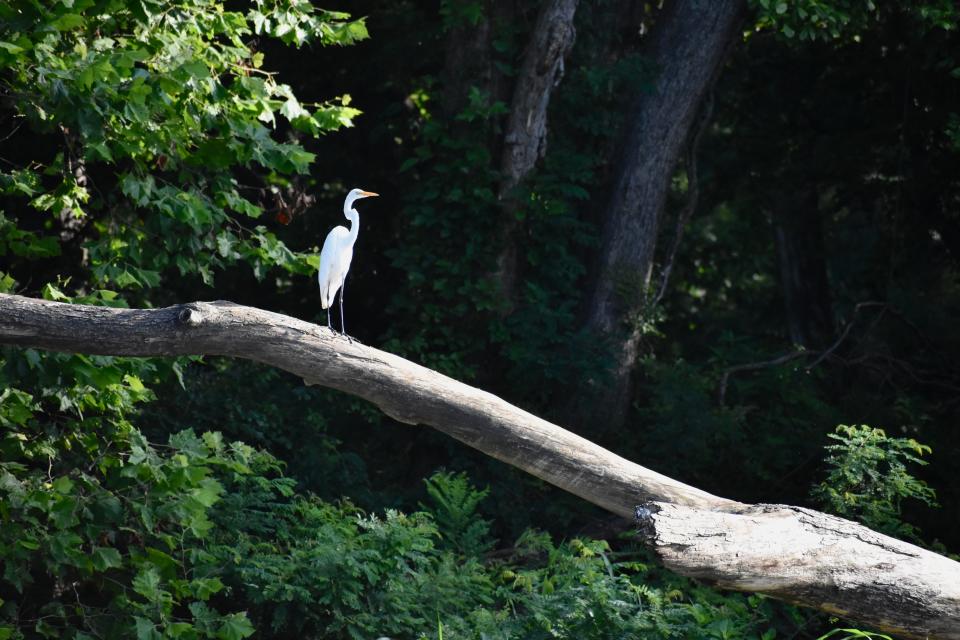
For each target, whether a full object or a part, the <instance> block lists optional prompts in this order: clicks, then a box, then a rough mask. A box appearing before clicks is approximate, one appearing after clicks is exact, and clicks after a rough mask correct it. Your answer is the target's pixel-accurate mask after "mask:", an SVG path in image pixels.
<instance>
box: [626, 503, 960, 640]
mask: <svg viewBox="0 0 960 640" xmlns="http://www.w3.org/2000/svg"><path fill="white" fill-rule="evenodd" d="M637 521H638V523H639V524H640V528H641V533H642V534H644V535H645V536H646V538H647V540H648V542H649V543H650V544H651V546H652V547H653V549H654V551H655V552H656V553H657V555H658V556H659V558H660V560H661V561H662V562H663V564H664V565H665V566H666V567H668V568H669V569H672V570H673V571H676V572H677V573H679V574H682V575H685V576H690V577H693V578H698V579H701V580H705V581H708V582H710V583H712V584H714V585H716V586H718V587H721V588H723V589H735V590H737V591H758V592H761V593H765V594H767V595H771V596H773V597H775V598H779V599H781V600H786V601H788V602H793V603H797V604H803V605H806V606H814V607H816V608H818V609H821V610H822V611H826V612H828V613H831V614H833V615H836V616H841V617H843V618H848V619H852V620H859V621H864V622H868V623H869V624H870V625H871V626H872V627H874V628H875V629H877V630H879V631H883V632H886V633H892V634H896V635H898V636H902V637H906V638H947V639H951V640H952V639H956V638H960V623H958V615H960V564H958V563H956V562H954V561H952V560H950V559H949V558H946V557H944V556H941V555H938V554H935V553H932V552H930V551H927V550H925V549H920V548H919V547H915V546H913V545H911V544H908V543H906V542H903V541H901V540H897V539H895V538H891V537H889V536H885V535H882V534H879V533H877V532H875V531H871V530H870V529H868V528H866V527H864V526H861V525H858V524H856V523H853V522H850V521H849V520H844V519H842V518H837V517H835V516H831V515H827V514H824V513H819V512H817V511H813V510H810V509H803V508H801V507H790V506H786V505H779V504H756V505H750V506H748V507H744V508H742V509H739V510H737V511H730V512H724V511H705V510H703V509H699V508H696V507H687V506H684V505H678V504H663V503H647V504H644V505H642V506H641V507H639V508H638V509H637Z"/></svg>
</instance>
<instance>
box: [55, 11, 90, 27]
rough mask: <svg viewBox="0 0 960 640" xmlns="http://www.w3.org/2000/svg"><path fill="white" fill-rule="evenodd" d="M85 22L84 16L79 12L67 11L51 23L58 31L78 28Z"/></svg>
mask: <svg viewBox="0 0 960 640" xmlns="http://www.w3.org/2000/svg"><path fill="white" fill-rule="evenodd" d="M83 23H84V19H83V16H81V15H80V14H79V13H65V14H63V15H62V16H60V17H59V18H57V19H56V20H54V21H53V22H51V23H50V24H51V25H52V26H53V28H54V29H56V30H57V31H69V30H70V29H76V28H77V27H79V26H80V25H82V24H83Z"/></svg>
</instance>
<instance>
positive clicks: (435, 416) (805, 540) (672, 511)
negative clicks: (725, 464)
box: [0, 294, 960, 640]
mask: <svg viewBox="0 0 960 640" xmlns="http://www.w3.org/2000/svg"><path fill="white" fill-rule="evenodd" d="M0 344H8V345H17V346H22V347H34V348H41V349H49V350H54V351H67V352H73V353H88V354H101V355H123V356H174V355H187V354H194V355H223V356H233V357H238V358H246V359H249V360H254V361H257V362H262V363H265V364H268V365H271V366H275V367H277V368H280V369H284V370H286V371H289V372H291V373H293V374H295V375H298V376H301V377H302V378H303V379H304V380H305V381H306V382H307V384H320V385H324V386H328V387H331V388H334V389H339V390H341V391H344V392H346V393H350V394H353V395H355V396H358V397H361V398H364V399H366V400H369V401H370V402H372V403H374V404H375V405H377V406H378V407H380V409H382V410H383V411H384V413H386V414H387V415H389V416H391V417H393V418H394V419H396V420H398V421H400V422H405V423H409V424H426V425H430V426H432V427H434V428H436V429H438V430H439V431H442V432H444V433H446V434H448V435H450V436H452V437H454V438H456V439H458V440H460V441H461V442H464V443H465V444H467V445H469V446H471V447H474V448H476V449H478V450H480V451H482V452H484V453H486V454H488V455H490V456H493V457H495V458H497V459H498V460H502V461H504V462H506V463H508V464H511V465H514V466H516V467H518V468H520V469H523V470H524V471H527V472H528V473H531V474H532V475H534V476H536V477H538V478H540V479H542V480H544V481H546V482H550V483H552V484H554V485H556V486H557V487H560V488H561V489H564V490H566V491H569V492H571V493H573V494H575V495H577V496H580V497H581V498H583V499H585V500H588V501H589V502H592V503H594V504H596V505H599V506H600V507H603V508H604V509H607V510H609V511H611V512H613V513H615V514H618V515H621V516H625V517H630V516H634V515H636V516H637V517H638V520H639V524H640V525H641V531H642V532H645V533H646V535H647V537H648V539H649V541H650V543H651V545H652V546H653V547H654V549H655V550H656V551H657V553H658V554H659V555H660V557H661V558H662V560H663V562H664V564H666V566H668V567H669V568H671V569H673V570H674V571H676V572H678V573H680V574H682V575H688V576H692V577H697V578H701V579H705V580H711V581H714V582H715V583H716V584H717V585H719V586H722V587H725V588H730V589H738V590H746V591H760V592H762V593H768V594H770V595H773V596H775V597H778V598H782V599H785V600H789V601H791V602H796V603H798V604H803V605H807V606H813V607H817V608H819V609H821V610H824V611H828V612H830V613H834V614H837V615H843V616H846V617H849V618H851V619H853V620H856V621H859V622H862V623H865V624H869V625H876V626H878V627H880V628H882V629H885V630H887V631H889V632H891V633H895V634H899V635H902V636H904V637H910V638H922V637H937V638H944V639H946V640H960V563H957V562H954V561H952V560H950V559H949V558H945V557H942V556H938V555H937V554H934V553H932V552H929V551H926V550H924V549H920V548H919V547H915V546H913V545H910V544H907V543H905V542H901V541H898V540H894V539H892V538H888V537H886V536H883V535H880V534H878V533H875V532H873V531H870V530H869V529H866V528H864V527H862V526H859V525H856V524H854V523H852V522H848V521H846V520H842V519H840V518H835V517H832V516H827V515H825V514H821V513H817V512H815V511H810V510H808V509H800V508H797V507H784V506H779V505H752V506H751V505H745V504H742V503H739V502H735V501H733V500H727V499H724V498H721V497H718V496H714V495H711V494H709V493H707V492H705V491H702V490H700V489H697V488H695V487H691V486H689V485H685V484H683V483H681V482H678V481H676V480H673V479H671V478H669V477H667V476H664V475H662V474H659V473H656V472H654V471H651V470H649V469H645V468H644V467H641V466H640V465H638V464H635V463H633V462H630V461H629V460H625V459H623V458H621V457H620V456H618V455H616V454H615V453H613V452H611V451H608V450H606V449H603V448H602V447H600V446H598V445H596V444H594V443H592V442H590V441H589V440H586V439H584V438H581V437H580V436H577V435H575V434H573V433H570V432H569V431H566V430H564V429H562V428H560V427H558V426H556V425H554V424H551V423H549V422H547V421H546V420H542V419H540V418H538V417H536V416H534V415H532V414H530V413H527V412H526V411H523V410H522V409H519V408H517V407H514V406H513V405H510V404H509V403H507V402H505V401H504V400H502V399H500V398H498V397H497V396H494V395H492V394H490V393H486V392H484V391H481V390H479V389H475V388H473V387H470V386H468V385H465V384H463V383H461V382H457V381H456V380H453V379H451V378H448V377H446V376H444V375H441V374H439V373H437V372H435V371H431V370H430V369H427V368H425V367H422V366H419V365H416V364H414V363H412V362H409V361H407V360H404V359H403V358H400V357H398V356H394V355H391V354H389V353H385V352H383V351H380V350H377V349H374V348H372V347H367V346H364V345H361V344H358V343H356V342H349V341H347V340H345V339H344V338H342V337H339V336H337V335H336V334H335V333H333V332H332V331H330V330H328V329H327V328H326V327H319V326H317V325H313V324H310V323H308V322H303V321H301V320H297V319H294V318H290V317H288V316H284V315H280V314H277V313H271V312H269V311H263V310H261V309H255V308H252V307H244V306H241V305H237V304H233V303H230V302H223V301H220V302H193V303H189V304H182V305H176V306H173V307H167V308H165V309H111V308H107V307H93V306H83V305H70V304H63V303H59V302H51V301H47V300H36V299H32V298H25V297H22V296H15V295H6V294H0ZM643 501H648V502H647V503H645V504H644V505H643V506H642V507H641V508H639V509H637V510H636V512H635V505H637V504H638V503H641V502H643Z"/></svg>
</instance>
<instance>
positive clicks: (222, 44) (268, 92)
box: [0, 0, 367, 289]
mask: <svg viewBox="0 0 960 640" xmlns="http://www.w3.org/2000/svg"><path fill="white" fill-rule="evenodd" d="M68 5H69V6H68ZM0 16H2V17H3V18H4V20H3V21H2V22H0V62H2V63H4V65H5V66H6V67H7V68H9V69H10V70H11V73H10V75H9V78H8V83H9V85H10V92H9V95H11V96H12V103H11V104H12V106H13V108H14V110H15V112H17V114H18V115H21V116H24V117H25V118H26V120H27V122H28V123H29V126H31V127H33V128H34V129H35V130H36V131H37V132H38V133H41V134H46V135H53V136H57V137H59V138H60V139H61V140H62V150H61V153H60V155H59V156H58V158H57V159H55V160H54V161H52V162H51V161H50V160H49V158H37V159H36V161H34V162H32V163H31V166H30V169H29V170H28V169H26V168H19V169H14V170H13V171H11V172H9V173H4V174H0V190H2V192H3V193H6V194H7V195H14V196H17V195H19V196H21V197H25V198H26V200H25V201H22V203H23V204H24V205H29V206H30V207H32V208H34V209H37V210H39V211H43V212H49V214H51V215H52V216H55V217H57V218H59V219H66V218H65V216H66V217H70V218H73V219H78V220H80V219H82V218H84V217H88V218H90V221H81V222H80V223H79V224H75V225H74V227H75V228H76V229H77V230H78V232H79V233H80V234H81V235H82V237H83V238H84V239H85V241H86V251H87V253H86V254H85V255H86V256H88V257H89V267H90V270H89V276H90V279H91V280H93V281H94V282H95V283H97V284H100V285H103V284H109V285H110V286H111V287H113V288H116V289H137V288H150V287H154V286H157V285H158V284H159V283H160V281H161V278H162V277H163V276H164V275H165V274H166V273H167V272H169V270H170V269H171V268H174V269H176V270H177V271H179V272H180V273H181V274H196V275H198V276H200V277H201V279H202V280H204V281H205V282H207V283H208V284H210V283H212V282H213V278H214V274H215V272H216V271H218V270H220V269H222V268H224V267H226V266H228V265H230V264H232V263H234V262H238V261H241V260H243V259H245V258H248V257H249V256H251V255H253V254H258V252H257V251H256V249H255V248H254V246H252V245H251V244H250V243H251V240H252V239H251V237H250V235H248V234H247V233H246V232H245V230H244V229H243V227H242V226H240V227H239V228H237V227H235V226H234V225H233V218H234V216H235V215H239V216H241V217H256V216H258V215H260V213H261V211H262V206H261V204H260V203H259V202H258V198H259V197H260V196H259V194H260V193H261V188H258V187H257V185H249V184H244V185H243V186H242V187H241V186H239V185H238V184H237V183H236V182H235V174H236V172H237V171H238V170H244V171H252V172H254V174H259V175H266V174H279V175H284V174H287V175H289V174H298V173H300V174H302V173H305V172H307V171H308V170H309V167H310V165H311V163H312V162H313V160H314V157H315V156H314V154H313V153H311V152H308V151H306V150H305V149H304V148H303V147H302V146H301V145H300V144H299V143H298V142H295V141H294V142H282V143H281V142H278V141H277V140H276V139H275V138H274V133H273V131H272V127H274V126H275V125H276V123H277V120H276V115H275V114H280V116H282V117H283V118H285V119H286V120H289V121H290V122H291V123H292V124H293V126H294V127H295V128H296V129H297V130H298V131H300V132H302V133H304V134H307V135H311V136H319V135H321V134H323V133H326V132H329V131H334V130H336V129H339V128H341V127H345V126H351V124H352V118H354V117H355V116H356V115H358V114H359V111H358V110H357V109H354V108H352V107H349V106H348V105H349V96H341V97H338V98H335V99H332V100H329V101H325V102H322V103H318V104H306V103H302V102H300V101H299V100H298V99H297V98H296V96H295V95H294V94H293V92H292V90H291V89H290V87H289V86H287V85H285V84H282V83H280V82H278V81H277V79H276V78H275V77H274V75H273V74H271V73H269V72H267V71H264V55H263V52H260V51H257V50H255V49H254V48H253V46H252V43H253V42H254V41H251V39H250V37H249V36H250V35H252V34H254V33H258V34H264V35H271V36H274V37H278V38H280V39H281V40H283V41H285V42H287V43H291V44H297V45H299V44H303V43H305V42H307V41H317V42H319V43H321V44H327V45H344V44H350V43H352V42H355V41H357V40H360V39H363V38H365V37H367V33H366V28H365V27H364V26H363V22H362V20H360V21H352V20H350V16H349V15H347V14H344V13H337V12H328V11H323V10H318V9H316V8H314V7H313V6H312V5H311V3H309V2H305V1H301V0H282V1H260V2H256V3H254V6H253V7H251V8H250V9H249V11H248V12H247V13H240V12H237V11H231V10H227V9H226V8H225V7H224V6H223V4H222V3H221V2H219V1H217V0H178V1H176V2H170V3H166V2H164V3H160V2H155V1H153V0H150V1H143V2H136V3H130V4H128V5H125V4H119V5H114V4H110V3H106V4H103V3H88V2H70V3H58V4H55V5H51V6H45V5H41V4H35V3H32V2H28V1H27V0H17V1H14V2H12V3H7V4H6V5H5V7H4V8H3V9H0ZM97 164H103V165H106V166H107V167H110V168H111V169H112V176H113V177H112V178H111V177H110V175H111V172H110V171H108V172H107V173H104V172H103V171H102V170H99V169H96V170H95V169H94V165H97ZM38 172H43V173H47V174H49V175H56V174H62V180H61V181H60V183H59V185H58V186H54V187H53V188H50V187H49V186H48V185H49V182H48V181H46V180H45V181H43V182H41V181H40V180H38V178H37V173H38ZM94 176H96V177H94ZM93 180H96V182H93ZM113 181H115V182H116V183H119V186H120V189H119V190H118V189H116V188H114V186H113V184H111V182H113ZM246 182H249V179H247V180H246ZM92 193H94V194H96V197H93V198H91V194H92ZM7 216H8V219H9V220H10V221H11V223H12V224H13V225H16V224H17V220H18V218H19V217H20V213H19V211H17V212H12V211H8V212H7ZM231 227H233V228H232V231H233V232H234V234H235V235H234V238H233V241H232V244H234V245H236V246H235V247H233V248H232V250H220V251H218V249H224V246H223V242H222V241H220V240H216V239H215V238H218V237H221V235H220V231H223V230H226V229H227V228H231ZM71 233H74V232H71ZM13 240H18V241H19V244H15V245H12V246H11V245H7V246H5V247H0V249H7V250H10V251H15V252H18V253H16V255H19V256H21V257H23V258H26V259H39V258H44V257H50V256H52V255H55V253H54V250H53V249H52V248H51V247H50V246H48V245H45V244H43V243H44V242H47V243H49V242H50V241H46V240H44V241H30V242H28V240H30V238H29V237H27V236H23V237H22V238H14V239H12V240H11V241H13ZM271 255H275V256H278V257H281V256H282V257H289V255H290V254H289V252H286V254H284V253H283V252H272V253H271ZM181 256H189V257H190V259H189V260H184V259H182V258H181ZM294 262H295V261H294ZM277 266H279V267H281V268H285V269H288V270H289V269H291V268H295V267H293V264H292V263H291V262H287V263H281V262H274V263H270V264H257V265H254V268H255V270H256V271H257V272H258V273H263V272H264V271H265V270H267V269H270V268H272V267H277ZM76 284H78V285H79V284H82V283H79V282H78V283H76Z"/></svg>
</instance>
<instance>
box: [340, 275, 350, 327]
mask: <svg viewBox="0 0 960 640" xmlns="http://www.w3.org/2000/svg"><path fill="white" fill-rule="evenodd" d="M346 284H347V277H346V276H344V277H343V280H342V281H341V282H340V333H341V334H343V335H344V336H346V338H347V340H349V341H350V342H353V338H351V337H350V336H348V335H347V322H346V320H345V319H344V317H343V289H344V287H346Z"/></svg>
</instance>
